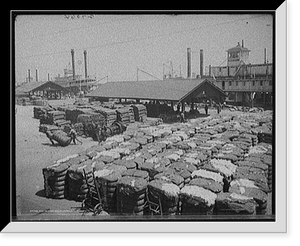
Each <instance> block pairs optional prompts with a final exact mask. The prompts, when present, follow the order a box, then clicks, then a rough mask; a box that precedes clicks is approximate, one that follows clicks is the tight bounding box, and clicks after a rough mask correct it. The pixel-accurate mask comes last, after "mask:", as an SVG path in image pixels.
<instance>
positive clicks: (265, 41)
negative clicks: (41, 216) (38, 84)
mask: <svg viewBox="0 0 300 246" xmlns="http://www.w3.org/2000/svg"><path fill="white" fill-rule="evenodd" d="M71 17H72V16H71V15H68V16H67V17H66V16H65V15H64V14H62V15H38V14H36V15H19V16H17V18H16V20H15V23H14V24H15V34H14V37H15V74H16V83H22V82H24V81H25V80H26V77H27V76H28V69H30V70H31V77H33V81H35V70H36V69H37V70H38V77H39V80H46V79H47V74H48V73H49V75H50V78H54V77H56V76H57V75H58V74H60V75H61V76H63V69H64V68H67V67H68V65H69V63H71V49H74V51H75V60H76V64H75V71H76V74H78V75H83V74H84V65H83V51H84V50H86V51H87V60H88V75H89V76H91V77H94V76H96V77H97V78H98V79H99V78H102V77H105V76H108V78H109V81H123V80H124V81H125V80H136V73H137V72H136V71H137V67H138V68H140V69H142V70H144V71H146V72H148V73H150V74H152V75H153V76H155V77H158V78H162V75H163V64H164V63H165V64H170V63H169V62H170V61H172V64H173V70H174V73H175V74H176V75H177V76H179V75H180V68H181V74H182V76H183V77H186V73H187V72H186V70H187V69H186V66H187V61H186V60H187V57H186V53H187V48H191V50H192V73H195V74H199V50H200V49H203V51H204V68H205V67H207V66H208V65H212V66H219V65H226V50H227V49H229V48H232V47H234V46H236V45H237V43H238V42H240V43H241V42H242V40H244V46H245V47H246V48H248V49H250V50H251V52H250V57H249V60H250V62H251V63H253V64H255V63H263V61H264V48H266V49H267V60H268V61H269V62H272V60H273V54H272V51H273V18H272V15H268V14H179V15H171V14H170V15H167V14H161V15H160V14H141V15H139V14H138V15H137V14H135V15H129V14H118V15H107V14H106V15H103V14H99V15H98V14H94V15H93V16H89V15H79V16H77V15H76V16H74V18H71ZM165 71H168V68H167V67H166V68H165ZM139 79H141V80H147V79H153V78H152V77H151V76H149V75H146V74H144V73H140V74H139Z"/></svg>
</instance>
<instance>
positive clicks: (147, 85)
mask: <svg viewBox="0 0 300 246" xmlns="http://www.w3.org/2000/svg"><path fill="white" fill-rule="evenodd" d="M204 83H208V84H210V85H211V86H213V87H214V88H215V89H216V90H218V91H219V92H220V93H224V92H223V91H222V90H221V89H219V88H218V87H217V86H215V85H213V84H212V83H211V82H209V81H208V80H207V79H166V80H147V81H119V82H107V83H105V84H102V85H100V86H99V87H98V88H97V89H96V90H94V91H92V92H90V93H89V94H87V96H88V97H102V98H128V99H145V100H147V99H148V100H165V101H182V100H184V99H185V98H187V97H188V96H189V95H190V94H191V92H193V91H194V90H196V89H197V88H198V87H200V86H201V85H203V84H204ZM224 95H225V94H224Z"/></svg>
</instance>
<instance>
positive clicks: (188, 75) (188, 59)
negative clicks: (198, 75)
mask: <svg viewBox="0 0 300 246" xmlns="http://www.w3.org/2000/svg"><path fill="white" fill-rule="evenodd" d="M191 59H192V58H191V48H187V77H188V78H191V77H192V71H191Z"/></svg>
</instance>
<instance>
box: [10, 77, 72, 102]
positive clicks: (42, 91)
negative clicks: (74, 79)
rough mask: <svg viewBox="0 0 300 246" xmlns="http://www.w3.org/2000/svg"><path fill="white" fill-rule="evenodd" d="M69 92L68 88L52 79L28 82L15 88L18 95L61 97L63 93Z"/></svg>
mask: <svg viewBox="0 0 300 246" xmlns="http://www.w3.org/2000/svg"><path fill="white" fill-rule="evenodd" d="M69 92H70V91H69V90H68V89H66V88H64V87H62V86H60V85H58V84H57V83H54V82H52V81H36V82H28V83H26V84H23V85H21V86H19V87H17V88H16V89H15V95H16V97H18V96H31V95H38V96H43V97H47V98H48V99H60V98H61V97H62V95H64V94H67V93H69Z"/></svg>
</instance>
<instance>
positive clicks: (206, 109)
mask: <svg viewBox="0 0 300 246" xmlns="http://www.w3.org/2000/svg"><path fill="white" fill-rule="evenodd" d="M204 109H205V114H206V115H208V105H207V103H205V107H204Z"/></svg>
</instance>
